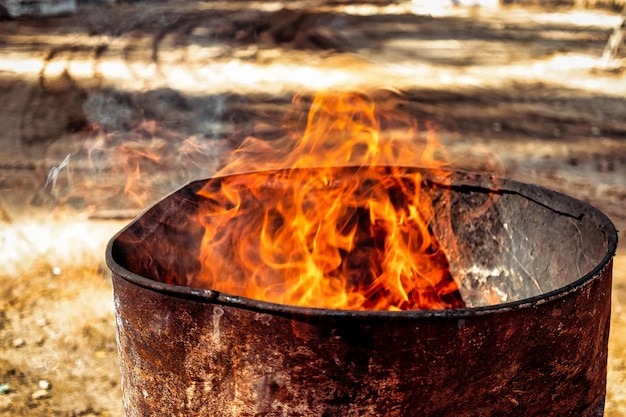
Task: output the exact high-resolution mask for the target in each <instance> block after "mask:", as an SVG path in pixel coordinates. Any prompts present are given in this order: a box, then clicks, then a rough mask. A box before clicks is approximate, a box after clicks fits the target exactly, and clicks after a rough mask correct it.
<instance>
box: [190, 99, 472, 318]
mask: <svg viewBox="0 0 626 417" xmlns="http://www.w3.org/2000/svg"><path fill="white" fill-rule="evenodd" d="M294 106H295V107H296V108H301V107H303V106H304V107H308V108H309V111H308V117H307V120H306V127H305V128H304V131H303V132H302V131H300V132H299V133H298V132H297V131H293V132H291V133H288V134H287V135H285V136H284V137H283V138H281V139H278V140H273V141H272V140H265V141H264V140H260V139H256V138H252V137H249V138H247V139H246V140H245V141H244V143H243V144H242V146H241V147H240V148H239V149H238V151H237V152H236V153H235V157H234V160H233V161H232V162H231V163H229V164H228V165H227V166H226V167H225V169H224V170H222V172H220V173H219V174H220V175H219V176H218V177H217V178H215V179H213V180H211V181H209V182H208V183H207V184H206V185H205V186H204V187H203V189H202V190H200V191H199V194H200V195H201V196H202V197H204V199H203V200H202V201H203V202H202V207H201V209H200V212H199V213H200V222H201V224H202V225H203V226H204V228H205V231H204V236H203V239H202V243H201V250H200V262H201V271H200V274H199V277H198V278H197V282H195V283H194V286H198V287H203V288H210V289H213V290H217V291H222V292H225V293H229V294H235V295H240V296H244V297H249V298H253V299H257V300H263V301H269V302H275V303H281V304H289V305H297V306H306V307H318V308H329V309H350V310H363V309H369V310H409V309H443V308H457V307H463V306H465V304H464V302H463V300H462V299H461V296H460V294H459V291H458V285H457V283H456V282H455V281H454V279H453V278H452V276H451V274H450V272H449V268H448V259H447V257H446V254H445V253H444V252H443V250H442V247H441V245H440V244H439V242H438V241H437V240H436V238H435V237H434V235H433V233H432V231H431V227H430V224H431V222H432V221H433V219H434V209H433V202H432V201H431V198H430V197H429V195H428V193H427V191H426V190H425V189H424V187H423V178H422V174H421V172H414V171H407V170H406V169H403V168H401V166H402V165H404V164H407V165H410V166H420V167H424V168H427V169H429V170H436V171H437V172H438V174H439V175H441V176H445V175H446V171H444V170H443V166H444V163H443V162H442V161H441V155H440V153H441V149H440V147H439V146H438V141H437V138H436V135H435V134H434V132H433V129H430V128H429V129H427V131H426V132H419V131H418V129H417V125H416V122H415V121H414V120H413V119H412V118H411V117H408V116H407V115H406V113H404V112H403V111H402V108H401V103H400V101H398V100H397V99H394V98H393V97H387V99H385V100H383V102H382V103H379V102H375V101H374V100H372V99H371V98H369V97H367V96H365V95H363V94H358V93H320V94H318V95H316V96H315V97H314V98H313V100H312V102H308V101H307V97H305V96H298V97H296V99H295V100H294ZM288 130H290V129H288ZM291 130H293V129H291ZM242 172H247V173H245V174H242ZM234 173H238V174H236V175H229V174H234Z"/></svg>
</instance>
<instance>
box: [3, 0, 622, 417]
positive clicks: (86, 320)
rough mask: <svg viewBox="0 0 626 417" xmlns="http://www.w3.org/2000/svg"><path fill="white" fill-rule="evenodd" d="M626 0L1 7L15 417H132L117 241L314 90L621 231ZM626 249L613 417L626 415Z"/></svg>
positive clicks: (6, 378) (618, 266)
mask: <svg viewBox="0 0 626 417" xmlns="http://www.w3.org/2000/svg"><path fill="white" fill-rule="evenodd" d="M625 4H626V1H617V0H613V1H608V0H607V1H583V0H571V1H566V0H563V1H556V0H552V1H551V0H545V1H539V0H536V1H526V2H517V1H503V2H498V1H494V0H491V1H469V0H468V1H443V0H442V1H435V0H432V1H405V0H397V1H392V0H386V1H383V0H369V1H368V0H360V1H359V0H309V1H292V2H278V1H269V0H268V1H265V0H257V1H246V0H237V1H210V0H207V1H192V0H186V1H183V0H162V1H150V0H145V1H128V2H118V1H113V0H110V1H107V0H100V1H99V0H82V1H81V0H78V1H76V0H31V1H21V0H0V149H1V151H0V415H2V416H19V415H23V416H116V417H118V416H119V417H121V416H122V415H123V410H122V403H121V396H120V392H119V390H120V388H119V380H120V375H119V370H118V363H117V352H116V345H115V329H114V319H113V302H112V296H111V287H110V280H109V272H108V270H107V268H106V265H105V264H104V248H105V245H106V243H107V241H108V240H109V239H110V238H111V237H112V236H113V234H115V233H116V232H117V231H118V230H119V229H121V228H122V227H123V226H124V225H125V224H127V223H128V222H130V220H131V219H132V218H133V217H135V216H136V215H137V214H139V213H140V212H141V211H142V210H143V209H144V208H146V207H148V206H149V205H151V204H153V203H155V202H156V201H158V200H159V199H161V198H162V197H164V196H165V195H166V194H168V193H169V192H171V191H173V190H175V189H177V188H179V187H180V186H182V185H184V184H185V183H187V182H189V181H191V180H194V179H200V178H206V177H208V176H211V175H213V174H214V173H215V172H217V171H218V170H219V168H220V167H222V166H223V165H224V164H225V163H226V161H228V159H229V157H230V155H231V153H232V151H233V149H235V148H236V147H237V146H238V145H239V144H240V143H241V142H242V141H243V140H244V139H245V138H246V137H248V136H255V137H258V138H262V139H267V140H272V138H275V137H276V135H280V134H281V132H282V128H283V125H284V123H285V120H286V117H291V116H293V113H292V112H293V109H292V108H291V103H292V98H293V96H294V95H296V94H299V93H302V92H310V91H315V90H320V89H337V88H342V89H345V88H349V89H354V90H358V91H362V92H365V93H368V94H373V95H376V94H378V93H377V92H379V91H380V89H386V90H392V91H394V92H396V93H397V94H399V95H401V96H402V97H403V98H404V100H405V102H404V108H405V110H406V111H407V112H409V113H410V114H411V115H412V116H414V117H415V118H416V119H417V120H418V123H420V126H423V125H424V124H426V123H431V124H433V125H434V126H436V130H437V133H438V135H439V138H440V140H441V142H442V144H443V145H444V147H445V149H446V153H447V154H448V158H449V161H450V162H451V163H452V164H454V166H457V167H460V168H464V169H472V170H495V171H496V172H498V173H499V174H501V175H504V176H506V177H509V178H513V179H516V180H520V181H524V182H529V183H533V184H539V185H543V186H546V187H548V188H552V189H555V190H557V191H561V192H564V193H566V194H569V195H572V196H574V197H576V198H579V199H582V200H584V201H587V202H589V203H591V204H592V205H594V206H596V207H598V208H599V209H601V210H602V211H603V212H604V213H606V214H607V215H608V216H609V217H610V218H611V219H612V221H613V222H614V223H615V225H616V227H617V228H618V230H624V229H625V228H626V210H624V207H625V202H626V118H625V117H624V116H625V115H626V45H622V44H623V42H624V35H625V33H624V32H625V31H626V28H625V27H624V23H623V21H624V15H623V7H624V5H625ZM620 46H621V49H620ZM555 232H558V231H555ZM624 248H625V247H624V244H623V243H622V244H621V245H620V247H619V248H618V254H617V257H616V258H615V267H614V286H613V313H612V324H611V326H612V328H611V339H610V347H609V348H610V352H609V376H608V387H607V391H608V395H607V403H606V415H607V416H609V417H617V416H626V353H624V352H626V349H625V347H626V311H625V308H626V249H624Z"/></svg>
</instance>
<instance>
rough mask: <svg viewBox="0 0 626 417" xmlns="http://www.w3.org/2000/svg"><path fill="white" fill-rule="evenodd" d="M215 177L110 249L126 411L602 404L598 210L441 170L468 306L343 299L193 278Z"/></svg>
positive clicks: (476, 412)
mask: <svg viewBox="0 0 626 417" xmlns="http://www.w3.org/2000/svg"><path fill="white" fill-rule="evenodd" d="M345 170H346V172H344V171H343V170H340V171H338V175H343V174H349V171H350V169H348V168H346V169H345ZM408 170H410V169H408ZM209 181H216V185H219V179H217V180H215V179H213V180H209ZM204 182H205V181H199V182H194V183H191V184H189V185H187V186H185V187H183V188H182V189H181V190H179V191H177V192H175V193H173V194H171V195H170V196H168V197H166V198H165V199H163V200H162V201H161V202H159V203H158V204H156V205H155V206H154V207H152V208H151V209H149V210H148V211H146V212H145V213H144V214H143V215H142V216H141V217H139V218H138V219H136V220H135V221H134V222H133V223H132V224H131V225H129V226H128V227H127V228H125V229H124V230H123V231H121V232H120V233H119V234H118V235H117V236H115V237H114V238H113V239H112V240H111V242H110V243H109V246H108V248H107V264H108V266H109V267H110V268H111V270H112V273H113V286H114V298H115V310H116V321H117V337H118V347H119V355H120V363H121V370H122V389H123V399H124V405H125V409H126V415H127V417H134V416H147V415H151V416H159V415H163V416H381V415H385V416H416V415H419V416H501V415H516V416H537V415H542V416H569V415H571V416H601V415H603V404H604V396H605V389H606V361H607V345H608V335H609V315H610V294H611V270H612V257H613V255H614V253H615V250H616V246H617V234H616V231H615V228H614V227H613V225H612V224H611V222H610V221H609V220H608V219H607V218H606V217H605V216H604V215H603V214H602V213H600V212H599V211H598V210H596V209H594V208H593V207H591V206H589V205H587V204H585V203H582V202H580V201H577V200H574V199H572V198H570V197H567V196H564V195H562V194H558V193H555V192H553V191H549V190H545V189H543V188H540V187H536V186H531V185H526V184H520V183H517V182H513V181H508V180H502V179H496V178H491V177H488V176H480V175H467V174H464V173H454V175H453V176H452V178H451V179H448V180H446V181H445V184H444V183H442V182H443V181H439V180H438V179H437V178H436V177H434V176H433V178H431V180H430V181H429V182H428V186H429V187H430V188H431V192H432V196H433V198H434V199H435V200H436V201H439V200H438V198H440V197H441V196H442V195H443V190H449V191H450V192H451V198H450V199H449V201H448V202H446V205H447V206H449V207H450V209H451V212H450V216H448V217H449V218H450V219H451V220H452V230H453V231H454V234H455V236H454V238H455V239H452V234H451V233H450V228H449V227H446V224H447V222H446V221H445V219H443V218H444V217H446V213H445V212H444V211H441V213H440V216H439V220H438V223H437V224H435V225H433V230H434V232H435V234H436V235H437V238H438V240H439V241H440V242H442V244H443V245H444V246H447V247H448V249H450V250H452V249H451V248H452V246H453V245H456V246H455V247H456V253H457V254H458V255H457V256H456V257H455V259H451V265H452V269H453V273H454V274H455V275H456V276H457V277H459V278H460V279H462V293H463V297H464V299H466V301H469V305H470V306H471V307H470V308H465V309H454V310H440V311H407V312H373V311H369V312H356V311H334V310H323V309H305V308H296V307H290V306H284V305H276V304H269V303H263V302H259V301H255V300H249V299H245V298H241V297H236V296H231V295H228V294H221V293H218V292H215V291H211V290H210V289H202V288H195V287H193V286H190V284H193V282H194V280H193V274H194V272H195V271H197V269H198V267H199V265H198V263H197V260H195V256H196V255H197V249H198V245H199V239H200V237H201V235H202V232H201V230H198V224H197V222H196V221H195V217H194V213H195V210H196V209H197V206H198V201H199V199H198V197H197V196H196V194H195V191H196V190H197V189H199V187H201V186H202V185H203V184H204ZM441 201H443V200H441ZM486 201H489V204H486V205H485V204H484V203H485V202H486ZM441 206H443V204H441ZM168 282H169V283H168ZM485 291H495V292H496V293H498V294H500V295H501V297H502V300H503V302H502V303H501V304H497V305H488V304H487V303H486V302H485V299H484V297H483V296H482V295H481V294H482V293H484V292H485Z"/></svg>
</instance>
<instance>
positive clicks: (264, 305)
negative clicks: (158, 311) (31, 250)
mask: <svg viewBox="0 0 626 417" xmlns="http://www.w3.org/2000/svg"><path fill="white" fill-rule="evenodd" d="M338 168H343V167H338ZM401 168H403V169H406V170H408V171H412V170H424V171H425V172H429V171H431V170H429V169H428V168H421V167H401ZM440 171H441V170H438V172H440ZM446 172H448V173H451V174H453V175H452V176H449V175H447V174H446V175H444V176H441V175H437V174H435V175H431V176H430V177H429V178H428V179H427V180H428V181H429V182H431V183H433V184H436V185H441V186H445V187H451V188H455V187H460V186H465V187H467V186H471V187H473V188H475V189H480V190H484V191H491V192H501V193H513V194H517V195H519V196H522V197H524V198H527V199H529V200H531V201H533V202H534V203H536V204H539V205H542V206H545V207H547V208H549V209H551V210H553V211H555V212H556V213H559V214H561V215H568V216H571V217H574V218H579V219H580V218H582V217H583V216H594V217H596V219H597V223H598V224H599V225H600V226H602V228H603V229H604V231H605V233H606V237H607V251H606V253H605V255H604V257H603V258H602V260H601V261H600V262H599V263H598V264H597V265H596V266H595V267H594V268H593V269H592V270H591V271H589V272H588V273H587V274H584V275H583V276H582V277H580V278H578V279H576V280H574V281H572V282H571V283H569V284H567V285H565V286H563V287H560V288H557V289H555V290H552V291H548V292H546V293H542V294H539V295H537V296H533V297H529V298H524V299H520V300H515V301H511V302H506V303H500V304H494V305H489V306H480V307H465V308H454V309H445V310H405V311H384V310H338V309H325V308H314V307H300V306H293V305H286V304H278V303H272V302H267V301H259V300H255V299H251V298H247V297H242V296H237V295H231V294H227V293H223V292H220V291H215V290H210V289H198V288H193V287H187V286H181V285H174V284H167V283H163V282H158V281H155V280H153V279H150V278H147V277H143V276H141V275H138V274H136V273H133V272H131V271H129V270H127V269H126V268H124V267H123V266H121V265H120V264H119V263H118V262H117V261H116V260H115V257H114V253H113V252H114V246H115V244H116V242H117V241H118V239H119V238H120V237H121V235H123V234H124V232H126V231H127V230H128V229H129V228H131V227H132V226H133V225H134V224H135V223H136V222H137V221H138V220H139V219H140V218H141V217H143V216H144V215H146V214H147V213H148V212H150V211H151V210H152V209H154V208H155V207H156V206H158V205H159V204H161V202H163V201H164V200H165V199H167V198H169V197H172V196H173V195H175V194H178V193H180V192H182V191H184V190H187V189H189V188H195V187H197V186H199V185H200V184H203V183H205V182H206V181H208V180H210V179H216V178H224V177H228V176H231V175H242V174H249V173H250V172H248V173H238V174H231V175H226V176H223V177H212V178H207V179H201V180H195V181H191V182H189V183H187V184H185V185H183V186H182V187H180V188H178V189H177V190H175V191H173V192H172V193H170V194H168V195H167V196H165V197H163V198H162V199H161V200H159V201H158V202H156V203H155V204H153V205H152V206H150V207H148V208H147V209H146V210H144V211H142V212H141V213H140V214H139V215H138V216H137V217H135V219H134V220H133V221H131V222H130V223H129V224H127V225H126V226H125V227H124V228H122V229H121V230H120V231H119V232H117V233H116V234H115V235H114V236H113V237H112V238H111V239H110V240H109V242H108V244H107V247H106V254H105V261H106V264H107V266H108V268H109V269H110V270H111V272H112V273H113V274H114V275H116V276H118V277H120V278H122V279H124V280H126V281H128V282H130V283H133V284H135V285H137V286H139V287H142V288H145V289H147V290H151V291H155V292H159V293H162V294H168V295H171V296H174V297H180V298H192V299H194V300H197V301H202V302H210V303H213V304H215V303H217V304H222V305H226V306H228V305H230V306H233V307H238V308H244V309H249V310H254V311H259V312H267V313H279V314H291V315H305V316H309V317H311V316H319V317H335V318H364V319H369V320H371V319H408V318H410V319H423V318H437V317H438V318H466V317H471V316H482V315H490V314H497V313H503V312H508V311H512V310H520V309H527V308H534V307H537V306H539V305H541V304H545V303H549V302H553V301H556V300H559V299H561V298H564V297H566V296H567V295H568V294H570V293H572V292H577V291H581V290H582V289H583V288H584V287H585V286H586V285H588V284H589V283H591V282H592V281H594V280H596V279H600V278H601V277H605V276H606V275H607V274H610V271H611V266H612V259H613V256H614V255H615V253H616V251H617V241H618V236H617V230H616V228H615V225H614V224H613V223H612V222H611V220H610V219H609V218H608V216H606V215H605V214H604V213H603V212H602V211H600V210H599V209H597V208H596V207H594V206H592V205H591V204H588V203H586V202H584V201H581V200H579V199H577V198H574V197H571V196H569V195H566V194H563V193H560V192H557V191H554V190H551V189H548V188H545V187H542V186H539V185H532V184H527V183H523V182H518V181H515V180H512V179H507V178H500V177H497V176H494V175H491V174H480V173H473V172H465V171H459V170H446ZM563 202H567V203H568V204H566V205H563V204H562V203H563ZM574 209H575V210H574ZM114 291H115V288H114Z"/></svg>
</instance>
